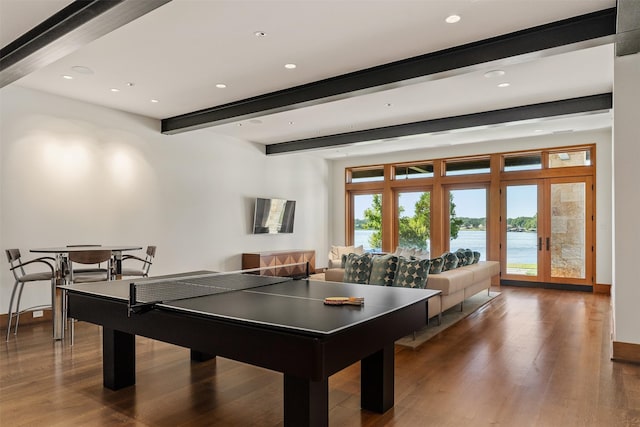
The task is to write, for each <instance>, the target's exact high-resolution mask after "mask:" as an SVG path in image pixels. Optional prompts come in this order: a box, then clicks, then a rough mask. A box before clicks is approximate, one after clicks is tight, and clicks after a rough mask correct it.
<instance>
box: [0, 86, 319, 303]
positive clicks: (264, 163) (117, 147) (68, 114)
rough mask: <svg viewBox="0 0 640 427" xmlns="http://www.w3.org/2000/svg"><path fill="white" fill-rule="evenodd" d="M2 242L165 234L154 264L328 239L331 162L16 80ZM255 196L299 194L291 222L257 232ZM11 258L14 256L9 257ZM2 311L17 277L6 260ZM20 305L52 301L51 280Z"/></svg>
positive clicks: (6, 134)
mask: <svg viewBox="0 0 640 427" xmlns="http://www.w3.org/2000/svg"><path fill="white" fill-rule="evenodd" d="M0 126H1V127H0V177H1V180H0V239H1V240H0V248H2V249H3V250H4V249H7V248H14V247H15V248H20V250H21V251H22V254H23V256H24V257H25V258H32V257H34V256H36V255H35V254H30V253H29V248H35V247H46V246H64V245H66V244H86V243H100V244H105V245H107V244H139V245H142V246H146V245H149V244H154V245H157V246H158V252H157V256H156V261H155V263H154V265H153V267H152V268H153V269H152V273H154V274H162V273H173V272H179V271H188V270H193V269H214V270H220V271H224V270H227V271H228V270H235V269H239V268H240V266H241V253H242V252H248V251H258V250H272V249H276V250H277V249H282V250H285V249H315V250H316V253H317V255H318V257H319V258H320V259H319V264H318V265H321V263H322V258H323V257H324V258H326V252H327V248H328V242H327V236H328V225H327V224H328V219H327V218H328V210H327V204H328V190H327V187H328V185H327V182H328V179H329V166H328V164H327V162H326V161H324V160H321V159H317V158H314V157H311V156H308V155H287V156H279V157H267V156H265V155H264V148H263V147H261V146H258V145H255V144H252V143H250V142H246V141H242V140H236V139H231V138H228V137H222V136H219V135H216V134H214V133H213V132H212V131H211V130H201V131H196V132H189V133H186V134H181V135H174V136H165V135H162V134H160V132H159V129H160V123H159V122H158V121H157V120H152V119H148V118H145V117H140V116H135V115H131V114H127V113H123V112H120V111H115V110H111V109H107V108H103V107H98V106H95V105H91V104H85V103H81V102H78V101H75V100H71V99H67V98H61V97H57V96H54V95H49V94H46V93H43V92H38V91H33V90H27V89H24V88H19V87H15V86H9V87H5V88H3V89H2V90H0ZM255 197H279V198H286V199H291V200H296V202H297V204H296V218H295V226H294V233H292V234H288V235H287V234H284V235H253V234H251V233H250V231H251V221H252V216H253V200H254V199H255ZM6 266H7V265H5V267H6ZM0 271H1V273H0V280H1V282H0V313H6V312H7V308H8V304H9V296H10V290H11V287H12V285H13V278H12V276H11V275H10V273H9V271H8V268H3V269H1V270H0ZM23 301H24V303H23V307H26V306H28V305H35V304H44V303H48V301H49V292H48V288H47V285H46V284H42V285H40V284H38V285H36V287H35V288H34V289H32V290H29V291H27V290H25V294H24V296H23Z"/></svg>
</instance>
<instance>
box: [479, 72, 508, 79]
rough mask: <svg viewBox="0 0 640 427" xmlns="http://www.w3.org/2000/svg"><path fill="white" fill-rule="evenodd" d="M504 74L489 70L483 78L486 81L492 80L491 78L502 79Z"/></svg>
mask: <svg viewBox="0 0 640 427" xmlns="http://www.w3.org/2000/svg"><path fill="white" fill-rule="evenodd" d="M505 74H507V73H505V72H504V71H503V70H491V71H487V72H486V73H484V76H485V77H486V78H488V79H490V78H493V77H502V76H504V75H505Z"/></svg>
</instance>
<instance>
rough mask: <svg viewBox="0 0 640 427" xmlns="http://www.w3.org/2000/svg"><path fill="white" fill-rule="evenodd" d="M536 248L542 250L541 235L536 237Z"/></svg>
mask: <svg viewBox="0 0 640 427" xmlns="http://www.w3.org/2000/svg"><path fill="white" fill-rule="evenodd" d="M538 250H539V251H541V250H542V237H538Z"/></svg>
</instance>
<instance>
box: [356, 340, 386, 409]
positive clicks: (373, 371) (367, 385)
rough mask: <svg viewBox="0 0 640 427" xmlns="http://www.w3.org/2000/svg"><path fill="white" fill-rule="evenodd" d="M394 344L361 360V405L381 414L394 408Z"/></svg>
mask: <svg viewBox="0 0 640 427" xmlns="http://www.w3.org/2000/svg"><path fill="white" fill-rule="evenodd" d="M394 357H395V354H394V346H393V343H391V345H387V346H385V347H384V348H383V349H382V350H380V351H377V352H375V353H373V354H372V355H370V356H367V357H365V358H364V359H362V361H361V362H360V407H361V408H362V409H367V410H369V411H373V412H378V413H380V414H382V413H384V412H386V411H387V410H389V409H391V408H393V392H394V383H393V381H394V378H393V369H394Z"/></svg>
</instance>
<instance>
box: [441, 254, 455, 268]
mask: <svg viewBox="0 0 640 427" xmlns="http://www.w3.org/2000/svg"><path fill="white" fill-rule="evenodd" d="M442 258H443V259H444V265H443V266H442V271H449V270H453V269H455V268H457V267H458V256H457V255H456V254H454V253H453V252H445V253H443V254H442Z"/></svg>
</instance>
